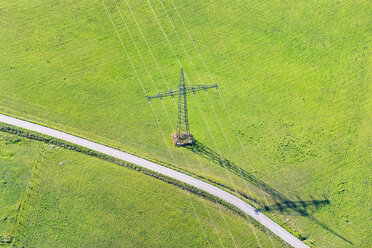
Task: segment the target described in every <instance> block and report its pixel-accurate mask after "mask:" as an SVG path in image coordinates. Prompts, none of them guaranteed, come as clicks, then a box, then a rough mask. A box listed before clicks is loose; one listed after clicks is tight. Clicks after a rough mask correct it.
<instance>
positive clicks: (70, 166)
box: [0, 133, 283, 247]
mask: <svg viewBox="0 0 372 248" xmlns="http://www.w3.org/2000/svg"><path fill="white" fill-rule="evenodd" d="M0 138H1V141H0V142H1V143H0V148H1V152H2V153H1V154H4V156H2V157H1V160H0V166H1V167H0V168H1V172H2V174H1V178H2V179H1V180H2V185H1V188H0V190H1V191H0V192H1V194H2V196H3V197H2V199H4V200H5V205H3V202H2V205H0V211H1V212H0V213H2V222H1V225H0V235H1V234H3V233H6V234H7V235H8V236H9V237H13V239H15V246H16V247H208V245H209V247H218V246H222V245H221V244H223V245H224V246H225V247H234V242H235V244H236V245H237V246H239V247H259V245H262V246H264V247H268V246H271V245H272V244H273V245H275V247H282V246H283V244H282V243H280V242H279V241H278V239H276V238H271V240H270V238H269V237H268V236H267V234H266V232H265V231H261V230H258V229H257V228H255V227H253V226H251V225H250V224H249V222H248V221H247V220H245V219H244V218H242V217H241V216H239V215H237V214H236V213H234V212H232V211H231V210H228V209H226V208H225V207H223V206H221V205H218V204H216V203H214V202H211V201H208V200H203V199H202V198H200V197H198V196H196V195H194V194H190V193H188V192H187V191H184V190H182V189H180V188H177V187H174V186H173V185H170V184H168V183H166V182H163V181H160V180H157V179H155V178H153V177H149V176H146V175H144V174H142V173H139V172H135V171H132V170H130V169H127V168H123V167H121V166H118V165H114V164H111V163H108V162H104V161H102V160H99V159H97V158H92V157H89V156H87V155H83V154H79V153H77V152H73V151H68V150H63V149H61V148H58V147H53V146H50V145H43V144H41V143H38V142H34V141H32V142H31V141H28V140H25V139H24V138H22V139H20V138H18V137H17V136H14V135H7V134H4V133H0ZM10 154H12V155H11V156H10ZM31 165H32V166H31ZM30 167H33V169H32V171H33V173H32V175H33V177H32V178H31V182H30V180H29V179H30V178H29V177H26V175H28V176H29V175H30V171H31V169H30ZM5 180H6V182H7V183H5V184H6V185H5V186H4V185H3V184H4V181H5ZM23 182H24V183H23ZM29 182H30V183H29ZM22 183H23V184H22ZM24 184H29V186H30V187H29V188H28V190H27V194H25V193H23V194H22V193H20V192H22V191H24V189H25V188H26V187H25V185H24ZM23 200H24V202H25V203H24V209H23V210H21V212H20V217H18V220H20V224H19V225H18V227H17V228H16V227H15V219H16V214H17V213H19V211H17V209H18V207H17V204H19V202H20V201H23ZM194 209H195V211H194ZM195 213H196V214H195ZM5 217H7V218H8V219H9V221H8V222H5V221H4V220H5ZM4 223H5V224H6V225H5V226H4ZM3 236H5V235H3ZM255 236H257V239H258V241H257V239H256V237H255ZM14 237H15V238H14ZM0 246H1V245H0Z"/></svg>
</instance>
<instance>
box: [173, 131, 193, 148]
mask: <svg viewBox="0 0 372 248" xmlns="http://www.w3.org/2000/svg"><path fill="white" fill-rule="evenodd" d="M172 140H173V144H174V145H175V146H188V145H192V144H193V143H194V138H193V137H192V135H191V134H190V133H180V134H175V133H174V134H172Z"/></svg>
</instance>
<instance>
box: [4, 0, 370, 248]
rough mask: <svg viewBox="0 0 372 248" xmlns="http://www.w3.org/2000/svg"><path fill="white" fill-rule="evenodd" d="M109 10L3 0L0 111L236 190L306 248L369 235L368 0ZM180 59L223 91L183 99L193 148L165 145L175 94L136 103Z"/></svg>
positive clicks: (122, 4)
mask: <svg viewBox="0 0 372 248" xmlns="http://www.w3.org/2000/svg"><path fill="white" fill-rule="evenodd" d="M149 3H150V4H151V7H152V8H153V11H154V12H155V14H156V17H157V19H156V18H155V16H154V14H153V11H152V9H151V7H150V4H149ZM173 4H174V5H173ZM117 5H118V8H117V7H116V5H115V2H114V1H112V0H106V1H104V2H102V1H98V0H96V1H48V2H45V1H36V0H33V1H9V0H5V1H3V2H2V3H0V35H1V39H0V48H1V49H0V57H1V58H2V59H1V60H0V73H1V75H0V112H2V113H6V114H10V115H14V116H17V117H21V118H25V119H28V120H32V121H34V122H37V123H41V124H44V125H47V126H50V127H53V128H57V129H60V130H63V131H67V132H71V133H73V134H76V135H80V136H83V137H86V138H90V139H92V140H95V141H98V142H102V143H105V144H107V145H110V146H113V147H117V148H120V149H122V150H125V151H128V152H132V153H135V154H138V155H140V156H143V157H147V158H151V159H155V160H160V161H163V162H166V163H169V164H172V165H174V166H177V167H180V168H183V169H185V170H188V171H191V172H193V173H196V174H199V175H201V176H204V177H206V178H208V179H210V180H213V181H216V182H219V183H222V184H225V185H227V186H229V187H232V188H234V189H236V190H238V191H241V192H244V193H245V194H247V195H249V196H251V197H253V198H255V199H257V200H258V201H260V202H261V204H262V205H265V206H270V208H268V207H267V208H266V209H267V214H268V215H269V216H271V217H272V218H273V219H274V220H276V221H277V222H279V223H281V224H283V225H284V226H286V227H287V228H288V230H291V231H292V232H296V233H297V234H299V235H301V237H302V238H304V239H306V240H308V241H309V242H311V243H312V244H314V246H317V247H353V246H354V247H367V246H368V244H369V243H371V242H372V241H371V238H370V235H369V230H370V228H371V224H370V223H371V221H370V209H369V207H368V205H369V202H370V199H371V193H370V192H371V185H370V182H369V175H370V167H371V155H370V154H371V135H370V132H371V131H370V130H371V129H372V125H371V121H370V118H371V108H372V106H371V93H370V92H371V86H370V85H371V83H370V82H371V69H372V68H371V57H372V56H371V55H372V53H371V51H372V50H371V37H372V30H371V26H372V19H371V17H370V13H371V12H372V4H371V3H370V1H363V0H358V1H345V0H340V1H316V0H310V1H256V0H255V1H246V0H244V1H241V0H239V1H221V0H218V1H217V0H215V1H195V0H192V1H180V0H173V1H172V0H167V1H165V0H161V1H160V0H149V1H147V0H143V1H132V0H128V1H127V0H120V1H118V2H117ZM105 6H106V8H107V10H108V13H109V15H110V17H111V18H112V22H113V23H114V25H115V28H116V30H117V32H118V34H119V37H120V38H121V40H122V42H123V44H124V47H125V49H126V51H127V52H128V56H127V54H126V53H125V51H124V49H123V47H122V45H121V43H120V40H119V38H118V36H117V34H116V31H115V28H114V26H113V25H112V23H111V20H110V19H109V16H108V14H107V12H106V9H105ZM128 6H129V7H130V9H129V8H128ZM174 6H176V7H177V11H178V12H177V11H176V9H175V8H174ZM130 10H132V12H131V11H130ZM119 11H120V12H119ZM132 13H133V15H134V17H135V19H134V18H133V15H132ZM178 13H179V14H180V15H181V16H182V20H181V19H180V17H179V15H178ZM122 18H123V19H122ZM123 20H124V22H123ZM157 20H158V21H159V23H158V21H157ZM170 20H171V22H170ZM137 24H138V26H139V28H140V29H139V28H138V26H137ZM159 24H160V25H161V28H162V29H161V28H160V25H159ZM183 24H185V25H186V27H187V30H186V29H185V27H184V26H183ZM126 27H128V30H129V32H128V30H127V28H126ZM162 30H163V31H162ZM163 32H164V33H165V35H166V37H165V36H164V34H163ZM188 32H189V34H190V35H191V37H192V41H191V40H190V38H189V36H188ZM142 34H143V35H144V37H145V40H146V42H145V40H144V39H143V37H142ZM132 38H133V40H132ZM166 38H167V39H166ZM133 41H134V43H133ZM168 42H169V43H168ZM134 44H135V45H134ZM169 44H170V45H169ZM194 44H195V45H196V46H197V47H198V51H199V52H200V55H201V56H202V57H203V59H204V61H205V64H206V65H207V66H208V70H207V69H206V67H205V66H204V63H203V61H202V60H201V58H200V56H199V53H198V52H197V50H196V49H195V47H194ZM148 47H149V48H150V49H148ZM171 47H172V49H173V50H172V49H171ZM173 51H174V53H173ZM153 58H155V60H154V59H153ZM177 59H178V60H179V61H180V63H181V65H182V66H183V68H184V70H185V73H186V76H187V79H188V81H187V83H190V84H202V83H205V84H212V83H214V82H216V83H217V84H218V86H219V92H217V91H215V90H210V91H209V92H208V93H207V94H206V93H204V92H199V93H197V94H196V96H193V95H190V96H189V98H188V99H189V120H190V128H191V131H192V133H193V134H194V136H195V137H196V139H197V140H198V142H199V148H202V149H199V150H198V151H196V153H194V152H192V151H191V150H188V149H180V148H176V147H174V146H173V145H172V143H171V139H170V135H171V133H172V132H173V130H174V127H175V124H176V120H177V111H176V104H175V103H177V99H175V101H174V100H172V99H164V100H163V101H160V100H153V101H152V102H151V105H150V104H149V103H148V102H147V100H146V98H145V95H146V94H156V93H157V92H158V91H162V90H167V89H168V87H170V88H172V87H176V86H177V84H178V79H179V72H180V65H179V64H178V61H177ZM155 61H156V62H155ZM132 65H133V66H134V67H135V70H134V69H133V68H132ZM158 67H159V68H160V70H158ZM209 72H210V73H209ZM163 76H164V78H165V80H164V79H163ZM210 76H212V77H210ZM153 82H154V83H153ZM142 87H143V89H144V90H143V89H142ZM219 93H220V94H221V96H222V98H223V101H222V100H221V98H220V96H219ZM225 107H226V108H227V109H228V112H229V114H230V115H227V114H226V111H225ZM152 108H153V109H154V112H155V114H156V118H155V117H154V114H153V112H152ZM168 114H169V117H168ZM229 116H230V117H231V121H230V118H229ZM232 123H233V124H232ZM232 125H233V126H234V128H233V127H232ZM159 126H160V128H159ZM220 126H222V127H223V131H222V129H221V127H220ZM217 154H219V155H217ZM216 155H217V157H218V159H217V160H212V157H214V158H216ZM227 168H230V169H229V170H228V169H227ZM241 169H243V170H244V171H245V175H249V176H247V177H244V178H245V179H243V178H242V176H239V175H240V173H241V172H242V170H241ZM249 173H250V174H249ZM258 186H259V187H261V190H260V188H259V187H258Z"/></svg>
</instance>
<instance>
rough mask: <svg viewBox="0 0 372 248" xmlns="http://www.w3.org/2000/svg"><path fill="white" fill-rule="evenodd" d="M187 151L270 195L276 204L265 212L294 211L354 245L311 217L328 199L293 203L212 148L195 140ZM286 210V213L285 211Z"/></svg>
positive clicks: (266, 207) (265, 208)
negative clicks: (316, 208)
mask: <svg viewBox="0 0 372 248" xmlns="http://www.w3.org/2000/svg"><path fill="white" fill-rule="evenodd" d="M185 148H186V149H187V150H190V151H191V152H193V153H195V154H197V155H199V156H201V157H203V158H205V159H207V160H209V161H211V162H213V163H215V164H217V165H219V166H221V167H223V168H226V169H228V170H229V171H231V172H233V173H234V174H236V175H238V176H239V177H241V178H243V179H244V180H245V181H247V182H249V183H250V184H252V185H254V186H256V187H257V188H258V189H260V190H262V191H264V192H265V193H266V194H268V195H269V196H270V197H272V198H273V200H274V201H275V202H276V204H275V205H273V206H265V207H264V209H263V211H267V212H272V211H275V210H278V211H280V212H281V213H282V214H285V213H289V211H288V210H292V213H293V212H294V213H296V214H299V215H301V216H305V217H307V218H309V219H311V220H312V221H313V222H314V223H316V224H317V225H318V226H320V227H322V228H324V229H325V230H327V231H328V232H330V233H332V234H333V235H335V236H337V237H339V238H340V239H342V240H344V241H345V242H347V243H349V244H353V243H352V242H351V241H349V240H347V239H346V238H344V237H343V236H341V235H340V234H338V233H337V232H336V231H334V230H332V229H331V228H330V227H328V226H327V225H326V224H324V223H322V222H320V221H319V220H317V219H316V218H315V217H314V216H312V215H310V213H309V211H308V210H307V209H308V208H309V206H315V207H318V208H319V207H322V206H325V205H329V204H330V201H329V200H328V199H325V200H315V199H313V198H312V197H311V198H312V200H311V201H302V200H301V199H300V198H299V197H298V196H297V198H298V199H299V201H292V200H290V199H288V198H287V197H286V196H284V195H283V194H281V193H280V192H278V191H277V190H275V189H274V188H272V187H271V186H270V185H268V184H266V183H265V182H263V181H262V180H260V179H258V178H257V177H256V176H255V175H253V174H252V173H250V172H248V171H246V170H244V169H243V168H241V167H239V166H237V165H236V164H235V163H233V162H232V161H230V160H228V159H226V158H224V157H223V156H222V155H221V154H218V153H217V152H215V151H213V150H212V149H211V148H209V147H207V146H205V145H204V144H203V143H201V142H199V141H198V140H196V139H195V141H194V143H193V145H191V146H185ZM284 210H286V211H284Z"/></svg>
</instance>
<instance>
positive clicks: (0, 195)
mask: <svg viewBox="0 0 372 248" xmlns="http://www.w3.org/2000/svg"><path fill="white" fill-rule="evenodd" d="M39 150H40V146H39V145H38V144H37V143H35V144H33V145H30V142H27V141H25V140H22V139H21V138H18V137H17V136H15V135H8V134H5V133H1V132H0V246H1V245H2V244H6V243H8V242H10V241H11V239H12V237H13V236H14V231H15V226H14V225H15V223H16V220H17V214H18V209H19V205H20V201H21V199H23V198H24V196H25V190H26V188H27V186H28V183H29V181H30V178H31V170H32V167H33V165H34V164H35V162H36V161H35V157H36V156H37V154H38V152H39Z"/></svg>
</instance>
